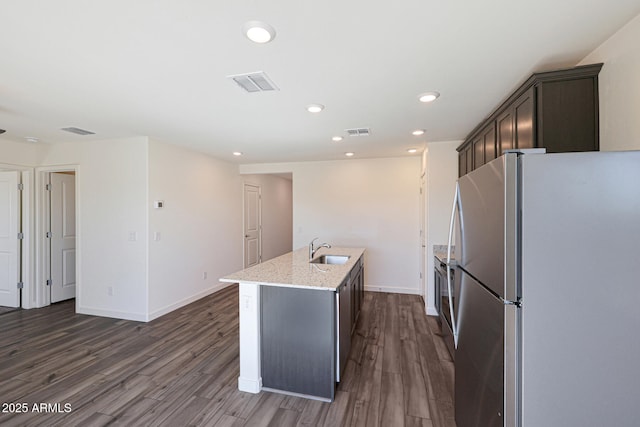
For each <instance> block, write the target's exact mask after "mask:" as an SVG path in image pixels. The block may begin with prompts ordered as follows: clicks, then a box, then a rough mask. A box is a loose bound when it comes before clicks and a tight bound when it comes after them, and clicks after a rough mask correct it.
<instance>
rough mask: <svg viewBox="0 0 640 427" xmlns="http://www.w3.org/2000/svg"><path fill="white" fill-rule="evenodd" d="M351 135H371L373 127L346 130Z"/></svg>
mask: <svg viewBox="0 0 640 427" xmlns="http://www.w3.org/2000/svg"><path fill="white" fill-rule="evenodd" d="M344 131H345V132H346V133H347V135H349V136H369V135H370V134H371V129H369V128H353V129H345V130H344Z"/></svg>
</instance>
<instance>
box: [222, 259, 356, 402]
mask: <svg viewBox="0 0 640 427" xmlns="http://www.w3.org/2000/svg"><path fill="white" fill-rule="evenodd" d="M364 252H365V250H364V249H363V248H343V247H333V248H322V249H320V250H319V251H317V253H316V254H315V255H314V259H313V262H310V260H309V252H308V249H307V248H306V247H305V248H302V249H298V250H296V251H293V252H290V253H287V254H285V255H282V256H280V257H277V258H274V259H272V260H269V261H266V262H264V263H262V264H258V265H255V266H253V267H250V268H247V269H244V270H241V271H239V272H236V273H233V274H230V275H228V276H225V277H223V278H221V279H220V281H222V282H230V283H239V304H240V307H239V313H240V377H239V378H238V389H239V390H241V391H246V392H250V393H258V392H260V390H270V391H278V392H283V393H287V394H294V395H299V396H303V397H310V398H316V399H321V400H327V401H331V400H333V397H334V391H335V383H336V381H339V380H340V375H341V372H342V371H343V369H344V365H345V363H346V359H347V355H348V350H349V348H350V342H351V331H352V330H353V326H355V321H356V320H357V315H358V313H359V310H360V306H361V303H362V291H363V288H364V281H363V276H364V274H363V271H364V269H363V265H364V263H363V258H364ZM326 255H331V256H336V258H333V259H332V258H328V259H327V258H326ZM323 257H324V258H323ZM327 262H329V263H333V262H337V263H338V264H329V263H327Z"/></svg>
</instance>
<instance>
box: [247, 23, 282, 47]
mask: <svg viewBox="0 0 640 427" xmlns="http://www.w3.org/2000/svg"><path fill="white" fill-rule="evenodd" d="M242 32H243V33H244V35H245V36H247V38H248V39H249V40H251V41H252V42H254V43H261V44H262V43H268V42H270V41H271V40H273V39H274V38H275V37H276V30H274V29H273V27H272V26H271V25H269V24H267V23H264V22H261V21H249V22H247V23H245V24H244V25H243V26H242Z"/></svg>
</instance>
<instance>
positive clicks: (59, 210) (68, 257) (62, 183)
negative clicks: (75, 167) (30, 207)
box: [50, 173, 76, 303]
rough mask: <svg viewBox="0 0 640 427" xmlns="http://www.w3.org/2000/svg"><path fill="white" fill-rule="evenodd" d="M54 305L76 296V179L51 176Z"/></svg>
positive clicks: (52, 294)
mask: <svg viewBox="0 0 640 427" xmlns="http://www.w3.org/2000/svg"><path fill="white" fill-rule="evenodd" d="M50 194H51V283H50V289H51V302H52V303H54V302H58V301H63V300H66V299H70V298H75V296H76V177H75V175H72V174H64V173H51V193H50Z"/></svg>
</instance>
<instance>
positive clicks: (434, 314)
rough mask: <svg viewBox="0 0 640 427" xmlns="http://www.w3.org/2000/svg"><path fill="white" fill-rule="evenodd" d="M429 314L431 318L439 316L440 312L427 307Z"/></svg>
mask: <svg viewBox="0 0 640 427" xmlns="http://www.w3.org/2000/svg"><path fill="white" fill-rule="evenodd" d="M427 314H428V315H429V316H437V315H438V310H436V308H435V307H427Z"/></svg>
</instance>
